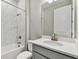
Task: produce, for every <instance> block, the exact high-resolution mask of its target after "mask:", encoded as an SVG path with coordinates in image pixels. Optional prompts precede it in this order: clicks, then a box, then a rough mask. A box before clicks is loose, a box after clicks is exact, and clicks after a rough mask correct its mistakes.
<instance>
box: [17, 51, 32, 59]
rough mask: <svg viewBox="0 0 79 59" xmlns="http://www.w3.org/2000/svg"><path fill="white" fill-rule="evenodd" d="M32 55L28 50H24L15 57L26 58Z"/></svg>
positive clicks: (18, 58)
mask: <svg viewBox="0 0 79 59" xmlns="http://www.w3.org/2000/svg"><path fill="white" fill-rule="evenodd" d="M31 56H32V53H31V52H29V51H24V52H22V53H20V54H19V55H18V56H17V59H27V58H29V57H31Z"/></svg>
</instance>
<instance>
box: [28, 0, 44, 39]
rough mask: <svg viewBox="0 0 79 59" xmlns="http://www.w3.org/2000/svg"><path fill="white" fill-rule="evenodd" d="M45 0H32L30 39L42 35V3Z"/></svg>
mask: <svg viewBox="0 0 79 59" xmlns="http://www.w3.org/2000/svg"><path fill="white" fill-rule="evenodd" d="M42 1H43V0H31V1H30V9H31V11H30V16H31V17H30V18H31V19H30V39H36V38H38V37H40V36H41V3H42Z"/></svg>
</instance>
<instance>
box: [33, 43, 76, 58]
mask: <svg viewBox="0 0 79 59" xmlns="http://www.w3.org/2000/svg"><path fill="white" fill-rule="evenodd" d="M33 59H77V58H74V57H71V56H68V55H65V54H61V53H59V52H56V51H53V50H49V49H47V48H44V47H41V46H38V45H35V44H33Z"/></svg>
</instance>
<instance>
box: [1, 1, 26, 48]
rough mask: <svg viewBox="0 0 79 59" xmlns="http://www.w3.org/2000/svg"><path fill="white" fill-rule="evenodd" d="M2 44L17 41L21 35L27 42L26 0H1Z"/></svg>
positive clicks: (5, 44)
mask: <svg viewBox="0 0 79 59" xmlns="http://www.w3.org/2000/svg"><path fill="white" fill-rule="evenodd" d="M1 15H2V16H1V46H2V47H4V46H7V45H10V44H14V43H17V40H18V37H19V36H21V37H22V39H21V42H22V44H24V43H25V0H2V1H1Z"/></svg>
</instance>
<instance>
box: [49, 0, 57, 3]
mask: <svg viewBox="0 0 79 59" xmlns="http://www.w3.org/2000/svg"><path fill="white" fill-rule="evenodd" d="M54 1H57V0H48V3H52V2H54Z"/></svg>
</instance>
